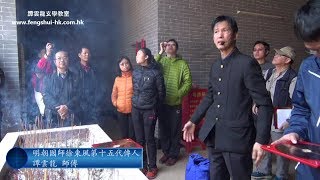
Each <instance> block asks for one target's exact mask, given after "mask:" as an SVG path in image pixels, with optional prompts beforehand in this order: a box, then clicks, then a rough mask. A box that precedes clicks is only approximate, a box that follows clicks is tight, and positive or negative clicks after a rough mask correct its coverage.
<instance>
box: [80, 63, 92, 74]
mask: <svg viewBox="0 0 320 180" xmlns="http://www.w3.org/2000/svg"><path fill="white" fill-rule="evenodd" d="M80 66H81V68H82V69H83V70H85V71H86V72H88V71H90V69H91V67H90V65H89V64H88V65H83V64H81V63H80Z"/></svg>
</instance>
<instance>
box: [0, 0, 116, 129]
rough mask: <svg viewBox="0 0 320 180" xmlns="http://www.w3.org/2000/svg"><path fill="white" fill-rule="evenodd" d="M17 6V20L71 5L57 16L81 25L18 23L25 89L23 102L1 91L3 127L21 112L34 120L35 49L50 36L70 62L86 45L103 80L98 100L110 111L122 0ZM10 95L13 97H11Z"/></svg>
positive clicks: (20, 2) (24, 1)
mask: <svg viewBox="0 0 320 180" xmlns="http://www.w3.org/2000/svg"><path fill="white" fill-rule="evenodd" d="M16 8H17V11H16V12H17V20H28V19H30V20H42V19H45V20H49V19H52V18H53V17H30V16H28V11H45V12H46V11H51V12H52V11H69V16H68V17H63V18H62V17H61V18H56V19H62V20H74V21H76V20H82V21H83V22H84V25H59V26H57V25H43V26H36V25H34V26H31V25H24V26H23V25H20V26H17V31H18V44H21V46H22V47H23V48H22V49H23V52H24V53H23V55H24V56H23V57H22V60H20V61H19V63H20V75H21V74H23V75H22V76H21V77H23V81H25V85H24V84H23V87H21V89H25V91H24V92H25V94H23V93H22V94H21V96H22V102H21V101H20V100H19V98H16V97H17V96H16V95H13V92H11V91H6V92H5V94H4V95H3V96H4V98H2V99H3V104H4V106H5V110H4V111H5V112H4V114H5V118H4V120H3V129H4V131H5V130H6V129H12V128H13V129H14V126H15V125H16V124H19V122H20V119H21V118H22V119H29V121H30V120H31V121H33V120H34V116H35V115H37V113H38V112H37V106H36V103H35V101H34V97H33V96H34V94H33V88H32V86H31V77H32V73H33V70H34V67H35V65H36V64H37V61H38V60H39V57H38V54H39V52H40V51H41V50H42V49H44V48H45V44H46V43H47V42H48V41H50V42H53V43H54V44H55V47H56V50H58V49H63V50H65V51H67V52H68V53H69V58H70V63H71V66H72V65H73V64H74V63H78V61H79V58H78V55H77V54H78V49H79V48H81V46H86V47H89V48H90V51H91V55H92V56H91V63H92V65H93V66H95V67H97V78H98V81H99V82H100V83H99V84H100V86H101V87H99V88H100V93H98V94H96V95H95V96H98V97H99V99H100V100H101V102H100V104H99V105H100V108H101V112H103V113H104V116H109V115H110V114H112V112H113V110H114V109H113V107H112V105H111V100H110V97H111V91H112V85H113V80H114V79H113V77H114V76H113V72H114V70H113V69H112V68H110V67H115V66H114V64H115V62H116V60H117V57H118V56H119V36H120V28H119V27H120V22H119V21H118V19H117V17H118V16H119V14H120V2H119V1H117V0H111V1H102V0H100V1H89V0H68V1H64V0H57V1H49V0H47V1H37V0H17V1H16ZM19 53H21V51H19ZM21 64H23V65H21ZM21 67H23V69H21ZM0 68H2V67H0ZM6 78H7V79H11V78H12V77H10V76H8V77H6ZM22 92H23V91H22ZM18 95H19V94H18ZM12 96H13V97H15V98H11V97H12ZM102 118H105V117H102Z"/></svg>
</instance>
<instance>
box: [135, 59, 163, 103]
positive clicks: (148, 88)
mask: <svg viewBox="0 0 320 180" xmlns="http://www.w3.org/2000/svg"><path fill="white" fill-rule="evenodd" d="M132 83H133V96H132V106H133V107H135V108H138V109H153V108H156V105H157V104H158V103H160V102H163V100H164V98H165V93H166V91H165V86H164V79H163V75H162V72H161V69H160V66H159V65H158V64H157V63H156V62H152V63H150V64H149V65H148V66H146V67H143V66H138V67H137V68H135V69H134V71H133V74H132Z"/></svg>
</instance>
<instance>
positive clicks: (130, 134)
mask: <svg viewBox="0 0 320 180" xmlns="http://www.w3.org/2000/svg"><path fill="white" fill-rule="evenodd" d="M117 65H118V66H117V69H118V74H117V75H118V76H117V77H116V79H115V80H114V85H113V89H112V94H111V100H112V104H113V106H114V107H116V108H117V111H118V113H117V117H118V121H119V124H120V129H121V139H124V138H131V139H133V140H134V139H135V137H134V130H133V124H132V120H131V110H132V94H133V88H132V64H131V62H130V59H129V58H128V57H126V56H123V57H120V59H119V61H118V63H117Z"/></svg>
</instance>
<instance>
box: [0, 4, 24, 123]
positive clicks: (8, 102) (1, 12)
mask: <svg viewBox="0 0 320 180" xmlns="http://www.w3.org/2000/svg"><path fill="white" fill-rule="evenodd" d="M15 20H16V4H15V0H0V68H2V69H3V71H4V73H5V76H6V82H5V83H6V87H5V88H6V89H5V94H4V95H3V99H2V101H4V103H5V109H4V121H6V122H7V121H9V120H11V119H18V118H19V116H20V115H19V113H18V112H19V104H20V98H19V92H20V91H19V89H20V83H19V63H18V46H17V27H16V26H15V25H12V21H15ZM9 110H10V111H9Z"/></svg>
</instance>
